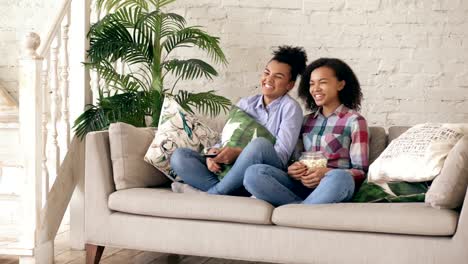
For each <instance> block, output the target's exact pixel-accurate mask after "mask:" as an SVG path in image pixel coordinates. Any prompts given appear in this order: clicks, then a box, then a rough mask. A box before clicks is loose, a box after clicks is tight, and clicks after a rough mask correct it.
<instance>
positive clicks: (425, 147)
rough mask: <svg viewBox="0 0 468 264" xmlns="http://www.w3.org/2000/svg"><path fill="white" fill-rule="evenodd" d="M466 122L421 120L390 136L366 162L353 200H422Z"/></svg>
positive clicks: (465, 127) (467, 129)
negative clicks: (365, 172)
mask: <svg viewBox="0 0 468 264" xmlns="http://www.w3.org/2000/svg"><path fill="white" fill-rule="evenodd" d="M467 132H468V124H434V123H425V124H420V125H416V126H414V127H412V128H410V129H408V130H407V131H406V132H405V133H403V134H402V135H401V136H399V137H398V138H396V139H395V140H393V141H392V142H391V143H390V144H389V146H388V147H387V148H386V149H385V150H384V151H383V152H382V154H381V155H380V156H379V157H378V158H377V159H376V160H375V161H374V162H373V163H372V164H371V165H370V167H369V173H368V177H367V181H366V182H365V183H364V184H363V185H362V186H361V188H360V189H359V192H358V193H357V194H356V195H355V198H354V201H355V202H379V201H387V202H410V201H413V202H423V201H424V199H425V193H426V192H427V190H428V189H429V183H430V181H432V180H433V179H434V178H435V177H436V176H437V175H439V174H440V172H441V170H442V167H443V165H444V161H445V159H446V158H447V155H448V153H449V152H450V150H451V149H452V148H453V147H454V146H455V144H456V143H457V142H458V141H459V140H460V138H462V137H463V135H464V134H466V133H467Z"/></svg>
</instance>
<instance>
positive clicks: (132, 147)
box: [109, 122, 168, 190]
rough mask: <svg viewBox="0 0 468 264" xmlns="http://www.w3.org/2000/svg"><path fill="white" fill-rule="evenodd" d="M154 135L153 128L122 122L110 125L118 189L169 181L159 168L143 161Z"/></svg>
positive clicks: (115, 180) (115, 179)
mask: <svg viewBox="0 0 468 264" xmlns="http://www.w3.org/2000/svg"><path fill="white" fill-rule="evenodd" d="M153 138H154V131H153V129H152V128H141V127H134V126H132V125H129V124H126V123H120V122H119V123H114V124H111V125H110V126H109V146H110V151H111V159H112V169H113V175H114V182H115V188H116V189H117V190H122V189H128V188H137V187H149V186H159V185H161V184H164V183H166V182H167V181H168V179H167V178H166V177H165V176H164V175H163V174H162V173H161V172H160V171H158V170H157V169H156V168H154V167H153V166H151V165H150V164H148V163H146V162H145V161H144V160H143V157H144V156H145V153H146V150H147V149H148V147H149V145H150V144H151V141H152V140H153Z"/></svg>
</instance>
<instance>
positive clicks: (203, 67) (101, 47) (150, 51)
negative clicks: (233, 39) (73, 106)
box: [74, 0, 231, 137]
mask: <svg viewBox="0 0 468 264" xmlns="http://www.w3.org/2000/svg"><path fill="white" fill-rule="evenodd" d="M174 1H175V0H145V1H141V0H97V1H96V6H97V9H98V12H100V10H106V11H107V13H108V14H107V15H106V16H104V17H103V18H102V19H101V20H99V21H98V22H97V23H95V24H93V25H92V26H91V28H90V30H89V33H88V38H89V40H90V48H89V50H88V58H89V62H87V63H85V65H86V66H87V67H88V68H90V69H91V70H94V71H96V72H97V73H99V75H100V77H101V79H103V80H104V82H105V83H106V86H107V89H103V88H102V87H100V88H99V95H98V101H97V103H96V104H95V105H89V106H88V108H87V109H86V111H85V112H84V113H83V114H81V115H80V116H79V117H78V118H77V120H76V121H75V125H74V128H75V132H76V134H77V135H78V136H80V137H83V136H84V135H85V134H86V133H88V132H90V131H96V130H103V129H106V128H107V127H108V126H109V124H110V123H113V122H117V121H121V122H126V123H129V124H132V125H134V126H140V127H141V126H145V117H147V116H151V117H152V126H157V125H158V121H159V114H160V111H161V107H162V103H163V100H164V97H166V96H171V97H174V99H175V100H176V101H177V102H178V103H179V104H180V105H181V106H182V107H183V108H184V109H186V110H187V111H189V112H192V113H193V111H194V110H195V109H196V110H198V111H201V112H202V113H205V114H210V115H211V116H215V115H217V114H219V113H220V112H221V111H227V109H228V108H229V106H230V104H231V102H230V101H229V100H228V99H226V98H225V97H222V96H219V95H216V94H215V92H214V91H213V90H211V91H206V92H199V93H192V92H188V91H184V90H178V91H177V92H175V90H174V88H175V86H176V84H177V82H178V81H179V80H194V79H198V78H208V79H212V78H213V77H214V76H216V75H217V71H216V70H215V69H214V68H213V66H211V65H210V64H209V63H207V62H205V61H204V60H202V59H197V58H189V59H185V58H177V57H175V56H173V53H174V50H176V49H178V48H181V47H184V48H187V47H191V48H197V49H200V50H202V51H204V52H205V53H206V54H207V55H208V57H209V58H210V59H211V61H212V62H214V63H216V64H222V65H225V64H226V63H227V61H226V57H225V55H224V53H223V51H222V50H221V48H220V46H219V38H218V37H214V36H211V35H210V34H208V33H207V32H205V31H204V30H203V29H202V28H201V27H199V26H187V23H186V21H185V19H184V18H183V17H182V16H180V15H178V14H175V13H169V12H164V11H163V7H165V6H166V5H168V4H170V3H172V2H174ZM116 62H118V63H120V64H122V65H123V68H124V69H125V72H119V71H117V70H116V69H115V67H114V64H115V63H116ZM171 75H172V78H171V80H173V84H172V87H171V88H165V87H164V84H165V80H166V78H167V77H168V76H171Z"/></svg>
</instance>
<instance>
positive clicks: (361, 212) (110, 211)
mask: <svg viewBox="0 0 468 264" xmlns="http://www.w3.org/2000/svg"><path fill="white" fill-rule="evenodd" d="M404 129H405V128H398V127H395V128H391V129H389V133H388V134H389V135H388V136H387V135H386V133H385V130H384V129H383V128H378V127H373V128H371V146H370V149H371V155H370V156H371V160H373V159H375V158H376V157H377V156H378V155H379V154H380V152H381V151H382V150H383V149H384V148H385V146H386V143H387V141H388V139H392V138H394V137H395V136H397V135H398V134H399V133H401V131H403V130H404ZM85 190H86V192H85V195H86V242H87V243H88V244H87V247H86V248H87V263H98V262H99V258H100V254H102V250H103V248H104V247H105V246H111V247H118V248H128V249H138V250H145V251H158V252H168V253H176V254H186V255H199V256H210V257H219V258H227V259H242V260H253V261H265V262H279V263H359V264H361V263H400V264H401V263H425V264H428V263H468V250H467V249H468V209H467V208H466V207H464V208H462V210H461V211H455V210H446V209H441V210H438V209H434V208H432V207H429V206H427V205H425V204H423V203H414V204H356V203H341V204H329V205H316V206H310V205H286V206H281V207H278V208H274V207H273V206H271V205H270V204H268V203H266V202H264V201H261V200H257V199H253V198H245V197H230V196H211V195H201V194H178V193H172V192H171V191H170V190H169V189H164V188H134V189H126V190H121V191H115V186H114V181H113V175H112V162H111V158H110V149H109V135H108V133H107V132H97V133H90V134H89V135H88V136H87V142H86V189H85ZM467 199H468V198H466V197H465V204H467V203H466V201H467Z"/></svg>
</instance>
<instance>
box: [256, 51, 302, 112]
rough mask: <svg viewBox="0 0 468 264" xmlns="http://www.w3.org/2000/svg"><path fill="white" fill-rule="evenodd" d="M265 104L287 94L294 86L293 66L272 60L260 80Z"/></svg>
mask: <svg viewBox="0 0 468 264" xmlns="http://www.w3.org/2000/svg"><path fill="white" fill-rule="evenodd" d="M260 83H261V85H262V94H263V98H264V103H265V105H268V104H269V103H271V102H272V101H273V100H275V99H276V98H279V97H281V96H283V95H285V94H286V93H287V92H288V91H289V90H291V89H292V88H293V87H294V81H291V66H289V65H288V64H286V63H281V62H278V61H276V60H272V61H270V62H269V63H268V64H267V66H266V67H265V70H264V71H263V74H262V78H261V80H260Z"/></svg>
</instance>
